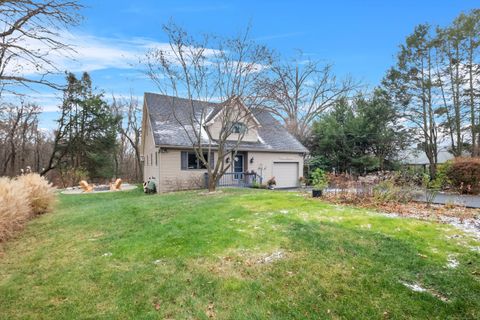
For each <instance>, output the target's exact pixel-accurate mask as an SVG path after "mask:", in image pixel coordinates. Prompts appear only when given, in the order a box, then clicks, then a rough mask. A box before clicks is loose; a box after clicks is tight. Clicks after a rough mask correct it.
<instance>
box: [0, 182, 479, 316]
mask: <svg viewBox="0 0 480 320" xmlns="http://www.w3.org/2000/svg"><path fill="white" fill-rule="evenodd" d="M452 235H460V236H455V237H450V236H452ZM479 246H480V244H479V243H478V242H476V241H474V240H473V239H471V238H469V237H468V236H466V235H463V234H462V233H461V232H460V231H458V230H456V229H455V228H453V227H450V226H447V225H440V224H436V223H431V222H424V221H418V220H413V219H399V218H389V217H385V216H382V215H380V214H377V213H374V212H371V211H368V210H364V209H356V208H350V207H341V206H334V205H329V204H325V203H322V202H321V201H318V200H312V199H306V198H304V197H302V196H300V195H298V194H296V193H293V192H272V191H263V190H224V191H223V192H222V193H217V194H215V195H203V194H201V193H199V192H182V193H174V194H167V195H158V196H157V195H154V196H147V195H144V194H143V193H141V191H140V190H137V191H131V192H122V193H106V194H89V195H77V196H75V195H69V196H67V195H63V196H61V198H60V203H59V205H58V207H57V209H56V211H55V212H54V213H51V214H47V215H44V216H42V217H40V218H39V219H36V220H33V221H31V222H29V224H28V226H27V228H26V229H25V231H24V232H23V233H22V234H21V235H19V236H18V237H17V238H16V239H13V240H11V241H10V242H7V243H6V244H5V245H4V248H3V255H1V254H0V318H2V319H28V318H44V319H52V318H65V319H77V318H78V319H80V318H83V319H85V318H90V319H127V318H135V319H157V318H160V319H163V318H175V319H185V318H189V319H190V318H193V319H206V318H208V317H210V318H217V319H265V318H272V319H294V318H296V319H307V318H310V319H317V318H327V319H420V318H424V319H427V318H428V319H432V318H438V319H447V318H449V319H478V318H480V253H479V252H478V251H475V250H473V249H474V248H475V247H476V248H478V247H479ZM272 254H273V255H272ZM272 257H273V258H272ZM452 257H454V258H455V259H456V260H458V262H459V266H458V267H456V268H449V267H447V266H446V265H447V263H448V259H449V258H452ZM270 258H272V259H270ZM265 260H269V261H267V262H265ZM270 260H272V261H270ZM402 283H407V284H419V285H421V286H422V287H423V288H425V289H426V290H427V291H425V292H415V291H412V290H411V289H410V288H408V287H406V286H405V285H404V284H402ZM442 299H448V301H443V300H442Z"/></svg>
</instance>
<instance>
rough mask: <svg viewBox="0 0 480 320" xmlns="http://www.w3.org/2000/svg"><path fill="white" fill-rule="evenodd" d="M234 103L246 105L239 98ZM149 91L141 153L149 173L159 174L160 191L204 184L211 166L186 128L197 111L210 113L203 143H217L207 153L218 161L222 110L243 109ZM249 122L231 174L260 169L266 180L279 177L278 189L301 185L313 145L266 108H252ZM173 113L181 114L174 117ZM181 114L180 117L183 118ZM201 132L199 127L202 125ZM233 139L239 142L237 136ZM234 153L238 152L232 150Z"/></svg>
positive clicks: (232, 165)
mask: <svg viewBox="0 0 480 320" xmlns="http://www.w3.org/2000/svg"><path fill="white" fill-rule="evenodd" d="M234 101H236V102H232V104H241V101H238V100H234ZM191 103H192V101H191V100H188V99H183V98H178V97H172V96H166V95H160V94H154V93H145V95H144V106H143V119H142V145H141V153H142V155H143V159H144V164H143V166H144V177H145V179H147V178H148V177H154V178H155V180H156V181H157V186H158V192H167V191H172V190H178V189H188V188H194V187H199V186H200V185H201V184H202V181H203V180H202V179H203V177H204V175H205V172H206V169H205V167H204V166H203V164H202V163H201V162H200V161H198V159H197V157H196V155H195V152H194V150H193V147H192V142H191V140H190V138H189V136H188V134H187V133H186V132H185V129H184V126H185V125H188V124H189V123H190V122H187V121H189V120H188V119H190V116H191V115H192V109H193V110H194V112H198V113H201V111H202V110H203V111H204V112H203V114H205V115H206V119H205V121H204V123H205V125H204V127H203V128H202V136H201V139H202V143H204V144H208V143H209V142H211V144H212V146H213V148H212V149H213V152H212V154H211V155H207V156H208V158H209V162H210V163H212V164H214V163H215V161H217V159H218V155H217V152H216V150H215V140H216V139H218V131H219V127H221V123H219V121H218V119H217V115H218V113H219V112H220V111H221V109H222V108H235V107H238V106H236V105H232V104H225V103H223V104H218V103H209V102H204V101H193V108H192V104H191ZM247 112H249V113H250V114H249V116H248V117H245V121H247V122H248V123H246V124H243V123H239V126H241V127H242V128H248V129H247V130H248V131H247V132H246V133H245V134H244V136H243V139H242V140H241V142H240V144H239V147H238V149H237V150H238V152H237V154H236V156H235V157H234V158H233V159H232V157H229V158H228V159H226V161H229V162H230V161H231V162H230V165H231V173H232V174H231V176H232V177H233V178H234V179H235V178H238V179H240V178H241V177H242V175H241V173H244V172H251V171H254V172H256V173H257V174H258V175H259V176H261V177H262V178H263V181H264V182H265V181H266V180H267V179H270V178H271V177H275V180H276V182H277V188H289V187H296V186H298V183H299V181H298V179H299V177H300V176H302V172H303V160H304V156H305V154H306V153H307V152H308V151H307V149H306V148H305V147H304V146H303V145H302V144H301V143H300V142H299V141H297V139H295V138H294V137H293V136H292V135H291V134H290V133H288V132H287V130H286V129H285V128H284V127H283V126H282V125H281V124H280V123H279V122H278V121H277V120H275V119H274V118H273V117H272V115H271V114H270V113H269V112H267V111H265V110H248V111H247ZM173 114H175V115H177V116H173ZM178 115H179V116H178ZM196 130H198V128H197V129H196ZM232 140H235V141H236V140H237V137H236V136H235V134H232ZM232 156H233V154H232Z"/></svg>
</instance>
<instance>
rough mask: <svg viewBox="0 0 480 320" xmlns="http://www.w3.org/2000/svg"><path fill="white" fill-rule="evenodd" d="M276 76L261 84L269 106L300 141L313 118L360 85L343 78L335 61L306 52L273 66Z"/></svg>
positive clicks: (305, 134)
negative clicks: (306, 55)
mask: <svg viewBox="0 0 480 320" xmlns="http://www.w3.org/2000/svg"><path fill="white" fill-rule="evenodd" d="M272 72H273V75H274V76H273V77H272V78H268V79H266V81H265V82H263V83H262V85H261V88H260V89H261V90H263V92H264V94H265V97H266V102H267V104H266V105H267V108H268V110H269V111H270V112H272V113H273V114H274V115H276V116H278V117H279V118H280V119H282V121H283V123H284V124H285V126H286V127H287V129H288V130H289V132H290V133H291V134H292V135H294V136H295V137H297V138H298V139H299V140H300V141H302V142H305V141H306V140H307V138H308V134H309V130H310V126H311V124H312V122H313V121H314V120H315V119H316V118H318V116H320V115H321V114H322V113H323V112H324V111H325V110H327V109H328V108H329V107H331V106H332V105H333V104H334V103H335V101H336V99H338V98H339V97H342V96H346V95H348V94H349V93H350V92H351V91H353V90H354V89H356V88H358V87H359V84H358V83H356V82H354V81H353V80H352V79H351V78H346V79H344V80H342V81H339V80H338V79H337V77H336V76H335V74H334V73H333V65H331V64H321V63H320V62H319V61H313V60H305V58H304V57H303V56H301V55H300V56H299V57H297V58H294V59H292V60H291V61H288V62H286V63H278V62H276V63H275V64H274V65H273V66H272Z"/></svg>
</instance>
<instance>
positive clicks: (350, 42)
mask: <svg viewBox="0 0 480 320" xmlns="http://www.w3.org/2000/svg"><path fill="white" fill-rule="evenodd" d="M84 4H85V5H86V8H85V9H84V11H83V14H84V16H85V19H84V21H83V23H82V24H81V25H80V26H78V27H76V28H73V29H71V30H70V33H71V35H70V37H71V41H72V42H73V43H74V44H75V45H76V46H77V51H78V53H79V54H78V56H77V57H76V61H75V62H65V61H64V60H62V61H61V63H63V64H64V65H65V68H69V69H70V70H73V71H75V72H80V71H81V70H87V71H89V72H90V73H91V75H92V78H93V81H94V85H95V86H96V87H98V88H99V89H102V90H104V91H105V93H106V94H107V95H111V94H112V93H114V94H116V95H120V94H123V95H127V94H130V92H132V93H133V94H134V95H136V96H141V95H142V94H143V92H144V91H155V87H154V86H153V85H152V84H151V83H150V81H149V80H148V79H146V78H145V77H144V76H143V75H142V73H141V72H140V71H139V70H138V66H136V65H135V63H136V62H137V61H138V58H137V57H138V56H141V55H142V54H143V52H145V50H146V48H147V47H149V46H152V45H156V44H161V43H162V42H165V41H166V38H165V35H164V34H163V33H162V30H161V27H162V24H164V23H166V22H167V21H168V20H169V19H170V18H172V19H173V20H174V21H176V22H177V23H178V24H180V25H182V26H184V27H185V28H186V29H187V30H188V31H191V32H193V33H197V34H199V33H215V34H220V35H226V36H228V35H235V34H237V33H238V32H240V31H241V30H243V29H244V28H245V27H246V26H247V25H248V24H249V23H250V24H251V26H252V32H251V34H252V38H254V39H256V40H257V41H258V42H261V43H264V44H266V45H268V46H270V47H271V48H272V49H274V50H276V51H277V52H278V53H280V54H281V55H283V56H284V57H288V56H291V55H293V54H294V53H295V51H296V50H298V49H300V50H302V51H303V52H304V53H305V54H308V55H309V56H310V57H312V58H313V59H319V60H323V61H325V62H329V63H333V64H334V65H335V70H336V73H337V74H338V75H339V76H344V75H347V74H349V75H351V76H353V77H354V78H355V79H358V80H362V81H364V82H365V83H366V84H368V85H369V86H370V87H373V86H375V85H377V84H378V83H379V81H380V80H381V78H382V77H383V75H384V73H385V71H386V70H387V68H388V67H389V66H391V65H392V64H393V63H394V57H395V54H396V52H397V49H398V46H399V45H400V44H401V43H402V42H403V41H404V39H405V37H406V36H407V35H408V34H410V33H411V32H412V31H413V28H414V27H415V25H417V24H420V23H426V22H428V23H430V24H432V25H446V24H449V23H450V22H451V21H452V20H453V19H454V18H455V17H456V16H457V15H458V14H459V13H460V12H462V11H469V10H471V9H473V8H474V7H475V5H477V6H478V4H479V3H478V2H475V1H467V0H456V1H453V0H450V1H448V0H440V1H438V0H437V1H430V0H429V1H426V0H417V1H410V0H409V1H400V0H399V1H388V0H383V1H373V0H370V1H341V0H337V1H301V0H297V1H260V0H257V1H153V0H148V1H147V0H143V1H131V0H130V1H125V0H102V1H94V0H85V1H84ZM33 96H34V98H32V100H34V101H37V102H38V103H40V104H41V105H42V106H43V107H44V110H45V111H48V112H46V113H45V114H44V115H43V116H42V121H43V123H42V124H43V126H45V127H51V126H52V119H54V118H55V117H56V113H55V112H54V110H55V106H56V105H58V104H59V98H60V97H61V95H59V94H55V93H53V92H52V91H51V90H48V89H39V92H37V93H35V94H34V95H33Z"/></svg>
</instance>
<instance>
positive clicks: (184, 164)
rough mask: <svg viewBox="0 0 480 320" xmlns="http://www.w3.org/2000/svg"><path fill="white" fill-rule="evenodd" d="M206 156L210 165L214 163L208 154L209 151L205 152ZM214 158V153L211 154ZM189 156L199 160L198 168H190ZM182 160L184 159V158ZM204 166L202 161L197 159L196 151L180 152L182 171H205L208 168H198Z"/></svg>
mask: <svg viewBox="0 0 480 320" xmlns="http://www.w3.org/2000/svg"><path fill="white" fill-rule="evenodd" d="M203 154H204V156H205V157H206V158H207V159H206V160H207V161H208V162H209V163H212V162H211V159H210V156H209V154H208V151H204V152H203ZM210 154H211V155H212V156H213V153H212V152H211V153H210ZM189 155H194V156H195V157H196V159H197V168H189V165H188V158H189ZM184 157H185V159H183V160H182V158H184ZM200 164H202V161H201V160H200V159H198V157H197V154H196V153H195V151H187V150H185V151H181V152H180V170H183V171H205V170H207V167H206V166H205V167H204V168H199V167H198V166H199V165H200ZM202 165H203V164H202Z"/></svg>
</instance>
